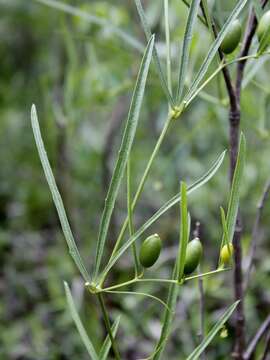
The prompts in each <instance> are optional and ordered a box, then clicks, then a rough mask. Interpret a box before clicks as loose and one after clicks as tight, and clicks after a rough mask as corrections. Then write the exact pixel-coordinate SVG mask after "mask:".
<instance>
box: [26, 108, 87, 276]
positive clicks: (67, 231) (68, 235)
mask: <svg viewBox="0 0 270 360" xmlns="http://www.w3.org/2000/svg"><path fill="white" fill-rule="evenodd" d="M31 125H32V129H33V134H34V138H35V142H36V146H37V150H38V154H39V158H40V161H41V164H42V167H43V171H44V174H45V177H46V180H47V183H48V185H49V189H50V191H51V194H52V198H53V201H54V204H55V207H56V210H57V213H58V217H59V220H60V223H61V227H62V230H63V233H64V236H65V239H66V242H67V245H68V248H69V252H70V255H71V256H72V258H73V260H74V262H75V264H76V265H77V267H78V269H79V271H80V273H81V275H82V276H83V278H84V280H85V281H89V280H90V275H89V274H88V271H87V270H86V267H85V265H84V263H83V260H82V258H81V255H80V253H79V250H78V248H77V245H76V243H75V240H74V237H73V234H72V231H71V228H70V225H69V222H68V219H67V215H66V211H65V208H64V204H63V201H62V198H61V195H60V193H59V191H58V188H57V185H56V182H55V178H54V175H53V172H52V169H51V166H50V163H49V160H48V157H47V154H46V150H45V147H44V143H43V140H42V136H41V132H40V127H39V122H38V116H37V111H36V107H35V105H34V104H33V105H32V108H31Z"/></svg>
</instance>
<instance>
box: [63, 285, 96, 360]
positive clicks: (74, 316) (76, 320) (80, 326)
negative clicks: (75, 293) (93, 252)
mask: <svg viewBox="0 0 270 360" xmlns="http://www.w3.org/2000/svg"><path fill="white" fill-rule="evenodd" d="M64 286H65V292H66V298H67V303H68V307H69V311H70V314H71V316H72V319H73V321H74V323H75V325H76V327H77V330H78V332H79V334H80V336H81V339H82V341H83V343H84V345H85V347H86V349H87V352H88V354H89V355H90V358H91V359H92V360H99V359H100V358H99V357H98V355H97V353H96V351H95V349H94V346H93V344H92V342H91V340H90V339H89V337H88V335H87V333H86V330H85V328H84V326H83V324H82V322H81V319H80V316H79V314H78V311H77V309H76V307H75V303H74V300H73V297H72V295H71V291H70V288H69V286H68V284H67V283H66V282H65V281H64Z"/></svg>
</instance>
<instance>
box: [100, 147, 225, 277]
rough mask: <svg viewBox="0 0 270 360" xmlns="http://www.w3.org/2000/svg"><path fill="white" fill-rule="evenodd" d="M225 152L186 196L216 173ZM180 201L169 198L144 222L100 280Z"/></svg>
mask: <svg viewBox="0 0 270 360" xmlns="http://www.w3.org/2000/svg"><path fill="white" fill-rule="evenodd" d="M225 153H226V151H223V153H222V154H221V155H220V156H219V157H218V159H217V160H216V162H215V163H214V165H213V166H212V167H211V168H210V169H209V170H208V171H207V172H206V173H205V174H204V175H203V176H202V177H201V178H200V179H198V180H197V181H196V182H194V183H193V184H192V185H190V186H189V187H188V189H187V194H188V195H189V194H191V193H192V192H193V191H195V190H197V189H198V188H200V187H201V186H203V185H204V184H206V183H207V182H208V181H209V180H210V179H211V178H212V177H213V176H214V175H215V173H216V172H217V170H218V169H219V167H220V166H221V164H222V162H223V160H224V156H225ZM180 199H181V195H180V194H179V193H178V194H177V195H175V196H174V197H173V198H171V199H170V200H169V201H168V202H167V203H165V204H164V205H163V206H162V207H161V208H160V209H159V210H158V211H157V212H156V213H155V214H154V215H153V216H152V217H151V218H150V219H148V220H147V221H146V223H145V224H144V225H142V226H141V227H140V228H139V229H138V230H137V231H136V233H135V234H134V235H133V236H132V237H130V238H129V239H128V240H127V242H125V243H124V244H123V245H122V246H121V248H120V249H119V250H118V251H117V252H116V253H115V255H114V256H113V258H112V259H111V260H110V261H109V262H108V264H107V265H106V266H105V268H104V270H103V271H102V274H101V275H100V278H103V277H104V276H106V274H107V273H108V271H109V270H110V269H111V268H112V266H113V265H114V264H115V263H116V261H117V260H118V259H119V258H120V256H121V255H122V254H123V253H124V252H125V251H126V250H127V249H128V248H129V247H130V246H131V244H133V242H134V241H136V240H137V239H138V238H139V237H140V236H141V235H142V234H143V233H144V232H145V231H146V230H147V229H148V228H149V227H150V226H151V225H152V224H153V223H154V222H155V221H156V220H157V219H159V218H160V217H161V216H162V215H163V214H164V213H165V212H167V211H168V210H169V209H170V208H171V207H173V206H174V205H176V204H177V203H179V201H180Z"/></svg>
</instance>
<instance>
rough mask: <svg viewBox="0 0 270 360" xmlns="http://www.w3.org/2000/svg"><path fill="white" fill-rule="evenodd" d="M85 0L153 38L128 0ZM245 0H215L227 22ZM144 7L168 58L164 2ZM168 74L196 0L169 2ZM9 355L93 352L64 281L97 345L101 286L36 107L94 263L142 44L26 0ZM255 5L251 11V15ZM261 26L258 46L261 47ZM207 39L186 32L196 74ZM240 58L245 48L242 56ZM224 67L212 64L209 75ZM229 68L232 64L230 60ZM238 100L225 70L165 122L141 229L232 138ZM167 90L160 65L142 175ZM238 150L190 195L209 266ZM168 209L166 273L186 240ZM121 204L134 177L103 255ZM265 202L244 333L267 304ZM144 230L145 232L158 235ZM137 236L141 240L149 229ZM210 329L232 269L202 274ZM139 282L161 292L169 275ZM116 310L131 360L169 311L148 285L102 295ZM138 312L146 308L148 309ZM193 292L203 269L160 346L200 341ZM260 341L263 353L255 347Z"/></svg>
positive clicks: (13, 91) (8, 186)
mask: <svg viewBox="0 0 270 360" xmlns="http://www.w3.org/2000/svg"><path fill="white" fill-rule="evenodd" d="M65 3H66V4H69V5H74V6H76V7H77V9H80V10H82V11H85V12H87V13H88V14H92V15H95V16H98V17H99V18H101V19H103V20H104V21H105V24H106V23H107V24H109V26H111V25H113V26H116V27H119V28H121V29H123V31H124V32H126V33H128V34H131V35H132V36H133V37H134V38H136V39H137V40H138V41H139V42H141V43H142V44H145V39H144V35H143V32H142V30H141V26H140V21H139V17H138V15H137V12H136V8H135V5H134V3H133V1H123V0H122V1H120V0H117V1H92V0H74V1H72V0H69V1H66V2H65ZM234 3H235V1H226V2H222V1H221V0H219V1H216V2H215V4H214V2H213V1H212V2H211V1H210V5H211V6H213V13H214V14H215V16H216V18H217V19H218V22H219V25H222V24H223V23H224V21H225V19H226V17H227V16H228V14H229V11H230V10H231V9H232V6H233V5H234ZM143 4H144V7H145V9H146V13H147V17H148V19H149V22H150V24H151V28H152V30H153V32H155V33H156V41H157V46H158V50H159V54H160V56H161V59H162V63H163V64H164V68H165V34H164V17H163V1H161V0H155V1H150V0H149V1H144V2H143ZM169 4H170V26H171V36H172V55H173V62H172V65H173V83H174V85H175V84H176V82H177V70H178V59H179V54H180V44H181V40H182V38H183V32H184V27H185V21H186V16H187V8H186V7H185V6H184V5H183V3H182V1H180V0H172V1H169ZM0 12H1V20H0V58H1V62H0V64H1V65H0V119H1V120H0V164H1V171H0V264H1V265H0V320H1V322H0V358H1V359H39V360H40V359H73V358H77V359H79V358H80V359H87V358H88V356H87V353H86V351H85V349H84V346H83V344H82V342H81V339H80V338H79V335H78V333H77V330H76V328H75V326H74V324H73V322H72V319H71V316H70V314H69V312H68V311H67V308H66V300H65V295H64V288H63V280H66V281H67V282H68V283H69V284H70V286H71V288H72V291H73V295H74V297H75V300H76V304H77V307H78V309H79V310H80V314H81V315H82V318H83V322H84V324H85V326H86V328H87V330H88V332H89V334H90V336H91V338H92V340H93V342H94V344H95V345H96V346H97V348H98V347H99V346H100V344H101V340H102V339H103V337H104V335H105V329H104V326H103V323H102V320H101V317H100V312H99V308H98V304H97V303H96V301H95V299H93V297H91V296H90V295H89V294H86V293H85V292H84V284H83V281H82V279H81V278H80V276H79V274H78V272H77V271H76V269H75V267H74V264H73V262H72V260H71V258H70V257H69V254H68V251H67V247H66V243H65V240H64V238H63V235H62V232H61V229H60V227H59V223H58V218H57V214H56V211H55V209H54V206H53V203H52V200H51V196H50V193H49V190H48V186H47V184H46V181H45V178H44V175H43V171H42V168H41V165H40V162H39V159H38V155H37V151H36V148H35V144H34V139H33V135H32V131H31V125H30V107H31V104H32V103H35V104H36V106H37V110H38V114H39V119H40V124H41V128H42V134H43V137H44V141H45V144H46V149H47V152H48V156H49V159H50V161H51V164H52V167H53V169H54V173H55V176H56V179H57V183H58V186H59V188H60V191H61V194H62V196H63V200H64V203H65V205H66V209H67V212H68V215H69V219H70V222H71V225H72V229H73V231H74V234H75V237H76V239H77V242H78V246H79V248H80V250H81V252H82V254H83V258H84V260H85V262H86V263H87V264H88V266H89V269H90V268H91V266H92V265H93V261H94V254H95V244H96V239H97V232H98V224H99V218H100V214H101V211H102V207H103V204H104V198H105V194H106V191H107V188H108V183H109V180H110V176H111V171H112V168H113V162H114V159H115V155H116V153H117V149H118V147H119V143H120V139H121V133H122V128H123V124H124V122H125V119H126V116H127V112H128V107H129V103H130V98H131V93H132V89H133V86H134V83H135V79H136V74H137V71H138V68H139V64H140V60H141V53H140V52H139V51H138V50H136V49H134V48H133V47H132V46H130V45H129V44H127V43H126V42H125V41H123V39H122V38H120V37H119V36H117V34H116V33H115V32H113V31H112V30H111V29H110V28H108V27H107V26H99V25H97V24H94V23H92V22H88V21H86V20H84V19H81V18H79V17H74V16H72V15H68V14H65V13H63V12H61V11H58V10H56V9H53V8H51V7H48V6H45V5H43V4H40V3H38V2H37V1H34V0H33V1H32V0H0ZM246 18H247V9H246V10H245V11H243V12H242V14H241V20H242V21H243V23H244V22H246ZM256 41H257V40H256V39H254V48H256ZM210 43H211V39H210V36H209V33H208V32H207V31H206V29H205V28H204V27H203V25H202V24H200V23H199V22H198V23H197V26H196V33H195V35H194V38H193V42H192V50H191V60H190V63H189V74H188V79H187V86H188V84H189V83H190V81H191V79H192V78H193V77H194V74H195V72H196V69H198V67H199V65H200V64H201V62H202V60H203V58H204V56H205V55H206V52H207V47H208V45H209V44H210ZM235 56H237V51H236V52H235V53H234V54H233V55H232V57H235ZM215 67H216V63H215V61H213V64H212V68H211V69H210V71H209V73H210V72H211V71H213V70H214V69H215ZM231 70H232V76H233V74H234V67H231ZM269 70H270V67H269V62H268V58H267V57H265V58H263V59H259V60H256V61H252V62H251V63H250V64H249V65H248V66H247V71H246V74H248V76H249V77H248V78H247V82H246V84H245V85H246V86H245V88H244V89H243V96H242V99H241V104H242V124H241V128H242V130H243V131H244V133H245V135H246V138H247V145H248V153H247V163H246V168H245V176H244V179H245V180H244V183H243V184H242V189H241V210H242V219H243V226H244V234H243V252H244V266H245V264H246V255H247V254H248V251H249V244H250V233H251V230H252V226H253V222H254V218H255V214H256V205H257V202H258V200H259V197H260V195H261V193H262V190H263V186H264V183H265V182H266V180H267V177H268V176H269V169H270V163H269V150H270V144H269V138H270V137H269V132H268V131H269V130H270V125H269V118H268V113H269V106H268V103H269V102H268V100H269V94H270V86H269ZM227 104H228V101H227V99H226V91H225V88H224V83H223V79H222V77H219V78H218V79H215V80H213V81H212V82H211V84H210V85H209V86H208V87H207V88H206V89H205V92H203V93H202V94H201V95H200V97H198V98H197V99H196V100H195V101H194V102H193V103H192V105H191V106H190V107H189V108H188V110H187V111H186V112H185V113H184V115H183V116H182V117H181V120H179V121H176V122H175V123H174V124H173V126H172V128H171V129H170V131H169V133H168V136H167V138H166V141H165V143H164V145H163V146H162V148H161V151H160V153H159V156H158V158H157V159H156V161H155V163H154V166H153V168H152V171H151V175H150V178H149V180H148V181H147V183H146V186H145V191H144V193H143V196H142V198H141V200H140V202H139V204H138V206H137V209H136V212H135V226H136V227H138V226H139V225H140V224H142V223H144V222H145V221H146V219H147V218H148V217H149V216H151V215H152V214H153V212H154V211H155V210H157V209H158V208H159V207H160V206H161V205H162V204H163V203H164V202H165V201H166V200H168V199H169V198H170V197H172V196H173V195H174V194H175V193H176V192H177V191H178V187H179V181H180V180H185V181H187V182H188V183H191V182H193V181H195V180H196V179H197V178H198V177H200V176H201V175H202V174H203V173H204V172H206V170H207V169H208V168H210V166H211V165H212V163H213V162H214V160H215V159H216V158H217V157H218V155H219V154H220V153H221V152H222V151H223V150H224V149H225V148H228V106H227ZM166 113H167V103H166V99H165V96H164V94H163V92H162V89H161V87H160V84H159V79H158V76H157V74H156V72H155V69H154V66H152V67H151V71H150V75H149V78H148V81H147V87H146V93H145V99H144V103H143V109H142V113H141V117H140V122H139V127H138V132H137V135H136V139H135V144H134V146H133V149H132V187H133V190H134V191H135V190H136V185H137V184H138V181H139V179H140V177H141V175H142V172H143V170H144V167H145V165H146V162H147V157H148V156H149V155H150V154H151V151H152V149H153V147H154V144H155V141H156V140H157V137H158V135H159V133H160V130H161V128H162V125H163V124H164V121H165V118H166ZM228 185H229V184H228V157H227V158H226V161H225V162H224V164H223V165H222V168H221V169H220V170H219V171H218V173H217V175H216V176H215V177H214V179H212V180H211V182H210V183H208V184H207V185H205V186H204V187H203V188H202V189H200V190H199V191H197V192H196V193H194V194H193V195H192V196H191V197H190V199H189V210H190V213H191V216H192V226H193V228H194V224H195V222H196V221H200V223H201V240H202V242H203V244H204V258H203V264H202V270H203V271H209V270H210V269H214V268H215V266H216V264H217V260H218V250H219V244H220V239H221V233H222V227H221V221H220V215H219V214H220V213H219V206H220V205H222V206H224V207H225V208H226V206H227V201H228V193H229V186H228ZM178 212H179V211H178V208H177V207H176V208H174V209H173V210H171V211H170V212H168V213H167V214H166V215H164V216H163V217H162V218H161V219H160V220H159V221H158V222H157V223H156V224H154V225H153V226H152V228H151V229H150V230H149V232H148V233H149V234H151V233H153V232H158V233H159V234H160V236H161V238H162V240H163V242H164V247H163V252H162V256H161V258H160V260H159V262H158V264H157V265H156V266H155V267H154V268H153V270H149V274H148V275H149V277H151V276H153V277H158V276H159V277H164V278H166V277H167V278H168V277H169V276H170V273H171V270H172V260H173V259H174V256H175V253H176V248H175V247H176V245H177V241H178V227H179V213H178ZM125 215H126V189H125V182H123V187H122V189H121V191H120V195H119V197H118V201H117V205H116V208H115V212H114V217H113V221H112V224H111V229H110V236H109V244H108V253H109V251H110V249H111V248H112V245H113V241H114V240H115V237H116V235H117V231H118V230H119V227H120V225H121V223H122V221H123V219H124V217H125ZM269 216H270V202H269V201H268V202H267V203H266V206H265V209H264V213H263V218H262V223H261V227H260V234H259V235H260V236H259V240H258V244H259V245H258V250H257V254H256V260H255V265H256V272H253V274H252V279H251V284H250V289H249V291H248V293H247V296H246V298H245V310H246V318H247V334H248V338H249V337H251V336H252V335H253V334H254V332H255V331H256V329H257V328H258V326H259V325H260V323H261V322H262V321H263V319H264V318H265V317H266V315H267V311H268V312H269V308H270V281H269V278H270V256H269V250H270V245H269V235H270V231H269ZM148 233H147V234H145V235H148ZM141 240H143V239H141ZM131 265H132V261H131V256H130V252H127V253H126V254H125V256H124V257H123V258H121V260H120V261H119V262H118V263H117V265H116V266H115V267H114V271H113V273H112V275H111V276H110V278H109V281H108V283H111V284H112V283H116V282H121V281H125V280H127V279H129V278H130V277H131V276H132V275H133V269H132V267H131ZM204 285H205V292H206V294H205V296H206V327H207V329H210V327H211V326H212V324H213V323H214V322H215V321H216V320H217V318H218V317H219V316H220V314H221V313H222V311H223V309H224V307H226V306H228V305H229V304H231V303H232V301H233V293H232V273H225V274H220V275H217V276H215V277H212V278H207V279H206V280H205V281H204ZM133 289H136V290H137V291H144V292H149V293H151V294H154V295H156V296H159V297H161V298H162V299H166V294H167V287H166V286H162V285H158V286H157V284H155V285H149V284H148V285H147V286H146V285H143V286H142V285H141V286H136V287H134V288H133ZM106 301H107V303H108V306H109V307H110V314H111V316H112V319H114V318H115V317H116V316H117V315H118V314H121V315H122V316H121V322H120V328H119V332H118V337H117V339H118V341H119V344H120V348H121V351H122V354H123V358H125V359H138V358H142V357H146V356H149V354H150V353H151V351H153V347H154V344H155V341H156V340H157V339H158V336H159V330H160V326H161V323H160V320H161V310H163V309H161V308H160V305H159V304H158V303H155V302H154V301H150V300H149V299H147V298H143V297H138V296H136V297H135V296H131V295H128V296H120V295H110V296H106ZM138 314H139V316H138ZM232 321H233V318H232V319H231V320H230V321H229V323H228V336H227V337H226V338H221V337H219V336H217V337H216V338H215V340H214V341H213V343H212V344H211V346H210V347H209V350H208V352H207V359H227V358H229V353H230V351H231V349H232V344H233V337H234V332H233V327H232ZM198 333H199V291H198V284H197V282H196V281H194V282H190V283H188V284H186V285H185V286H184V287H183V288H182V289H181V292H180V298H179V303H178V306H177V313H176V320H175V322H174V325H173V333H172V337H171V339H170V341H169V344H168V346H167V349H166V350H167V352H166V354H165V355H164V359H179V358H181V359H182V358H185V356H187V355H188V354H189V353H190V352H191V351H192V349H193V348H194V347H195V346H196V345H197V344H198V343H199V336H198ZM263 348H264V347H263V342H262V344H261V345H260V346H259V348H258V351H257V354H256V359H260V354H261V353H262V351H263Z"/></svg>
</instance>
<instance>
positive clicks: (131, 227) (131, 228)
mask: <svg viewBox="0 0 270 360" xmlns="http://www.w3.org/2000/svg"><path fill="white" fill-rule="evenodd" d="M131 199H132V197H131V179H130V157H129V158H128V162H127V208H128V227H129V235H130V236H132V235H133V234H134V225H133V219H132V217H133V212H132V200H131ZM132 252H133V258H134V265H135V277H137V276H138V275H139V271H140V264H139V259H138V254H137V249H136V243H135V242H134V243H133V244H132Z"/></svg>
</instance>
